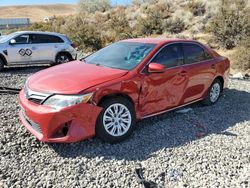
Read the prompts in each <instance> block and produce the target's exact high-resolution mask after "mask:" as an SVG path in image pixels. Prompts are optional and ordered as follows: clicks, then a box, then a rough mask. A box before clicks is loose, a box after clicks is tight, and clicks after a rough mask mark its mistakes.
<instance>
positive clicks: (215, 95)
mask: <svg viewBox="0 0 250 188" xmlns="http://www.w3.org/2000/svg"><path fill="white" fill-rule="evenodd" d="M221 91H222V84H221V81H220V80H218V79H216V80H214V82H213V83H212V85H211V87H210V88H209V91H208V95H207V97H206V98H205V99H204V100H203V104H204V105H212V104H214V103H216V102H217V101H218V99H219V97H220V94H221Z"/></svg>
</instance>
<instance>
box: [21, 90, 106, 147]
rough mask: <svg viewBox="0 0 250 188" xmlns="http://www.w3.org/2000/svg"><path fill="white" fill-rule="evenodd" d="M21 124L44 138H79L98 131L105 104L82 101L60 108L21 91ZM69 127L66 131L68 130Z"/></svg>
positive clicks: (72, 140) (77, 139)
mask: <svg viewBox="0 0 250 188" xmlns="http://www.w3.org/2000/svg"><path fill="white" fill-rule="evenodd" d="M19 104H20V106H21V111H20V113H19V116H20V120H21V122H22V124H23V125H24V126H25V127H26V128H27V129H28V130H29V132H31V133H32V134H33V135H35V137H36V138H38V139H39V140H41V141H43V142H61V143H67V142H77V141H80V140H84V139H88V138H90V137H93V136H94V135H95V125H96V120H97V117H98V115H99V113H100V112H101V110H102V108H101V107H98V106H95V105H92V104H88V103H81V104H77V105H74V106H71V107H67V108H64V109H61V110H59V111H58V110H56V109H54V108H51V107H49V106H46V105H38V104H35V103H32V102H30V101H29V100H27V99H26V98H25V95H24V91H23V90H22V91H21V92H20V94H19ZM65 127H66V128H67V131H66V132H65V131H63V129H64V130H65Z"/></svg>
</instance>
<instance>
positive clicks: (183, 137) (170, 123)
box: [0, 67, 250, 188]
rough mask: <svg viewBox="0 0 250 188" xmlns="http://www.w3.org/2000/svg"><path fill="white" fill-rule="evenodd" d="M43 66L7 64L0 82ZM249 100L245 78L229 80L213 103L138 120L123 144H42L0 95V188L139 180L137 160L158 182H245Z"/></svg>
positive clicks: (249, 167) (249, 164)
mask: <svg viewBox="0 0 250 188" xmlns="http://www.w3.org/2000/svg"><path fill="white" fill-rule="evenodd" d="M43 68H46V67H28V68H19V69H17V68H9V69H6V70H5V71H4V72H2V73H0V86H3V85H4V86H9V87H22V86H23V84H24V82H25V79H26V78H27V76H28V75H29V74H31V73H34V72H36V71H38V70H40V69H43ZM249 103H250V82H248V81H237V80H231V81H230V85H229V89H227V90H226V91H225V93H224V96H223V97H222V98H221V99H220V100H219V102H218V103H217V104H215V105H213V106H209V107H204V106H202V105H200V104H194V105H191V106H190V107H192V108H193V111H191V112H189V113H186V114H178V113H176V112H170V113H166V114H163V115H160V116H157V117H153V118H149V119H146V120H143V121H141V122H138V127H137V128H136V130H135V132H134V134H133V135H132V136H131V137H130V139H128V140H127V141H125V142H122V143H120V144H116V145H110V144H106V143H103V142H101V141H100V140H99V139H97V138H94V139H91V140H87V141H82V142H79V143H74V144H43V143H41V142H38V141H36V139H35V138H34V137H33V136H32V135H31V134H30V133H28V132H27V131H26V130H25V128H24V127H23V126H21V124H20V123H19V120H18V115H17V114H18V110H19V107H18V103H17V96H16V95H6V94H5V95H1V94H0V118H1V120H0V133H1V134H0V187H1V186H2V187H25V188H26V187H58V188H61V187H101V188H104V187H143V186H142V185H139V184H138V182H137V179H136V176H135V173H134V170H135V168H136V167H137V166H141V167H142V169H143V172H144V177H145V179H146V180H147V181H152V182H154V183H155V184H156V187H250V136H249V135H250V106H249ZM198 124H202V125H203V126H202V127H199V126H197V125H198ZM204 131H207V134H206V135H205V136H204V137H201V138H200V137H198V135H199V133H204Z"/></svg>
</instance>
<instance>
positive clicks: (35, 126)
mask: <svg viewBox="0 0 250 188" xmlns="http://www.w3.org/2000/svg"><path fill="white" fill-rule="evenodd" d="M22 114H23V117H24V118H25V120H26V121H27V122H28V123H29V125H30V126H31V127H32V128H33V129H34V130H35V131H37V132H39V133H42V130H41V128H40V125H39V124H37V123H35V122H34V121H32V120H31V119H30V118H29V117H28V116H27V115H26V114H25V112H24V111H23V110H22Z"/></svg>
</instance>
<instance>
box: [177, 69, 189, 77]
mask: <svg viewBox="0 0 250 188" xmlns="http://www.w3.org/2000/svg"><path fill="white" fill-rule="evenodd" d="M178 75H179V76H186V75H187V71H184V70H183V71H181V72H179V73H178Z"/></svg>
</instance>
